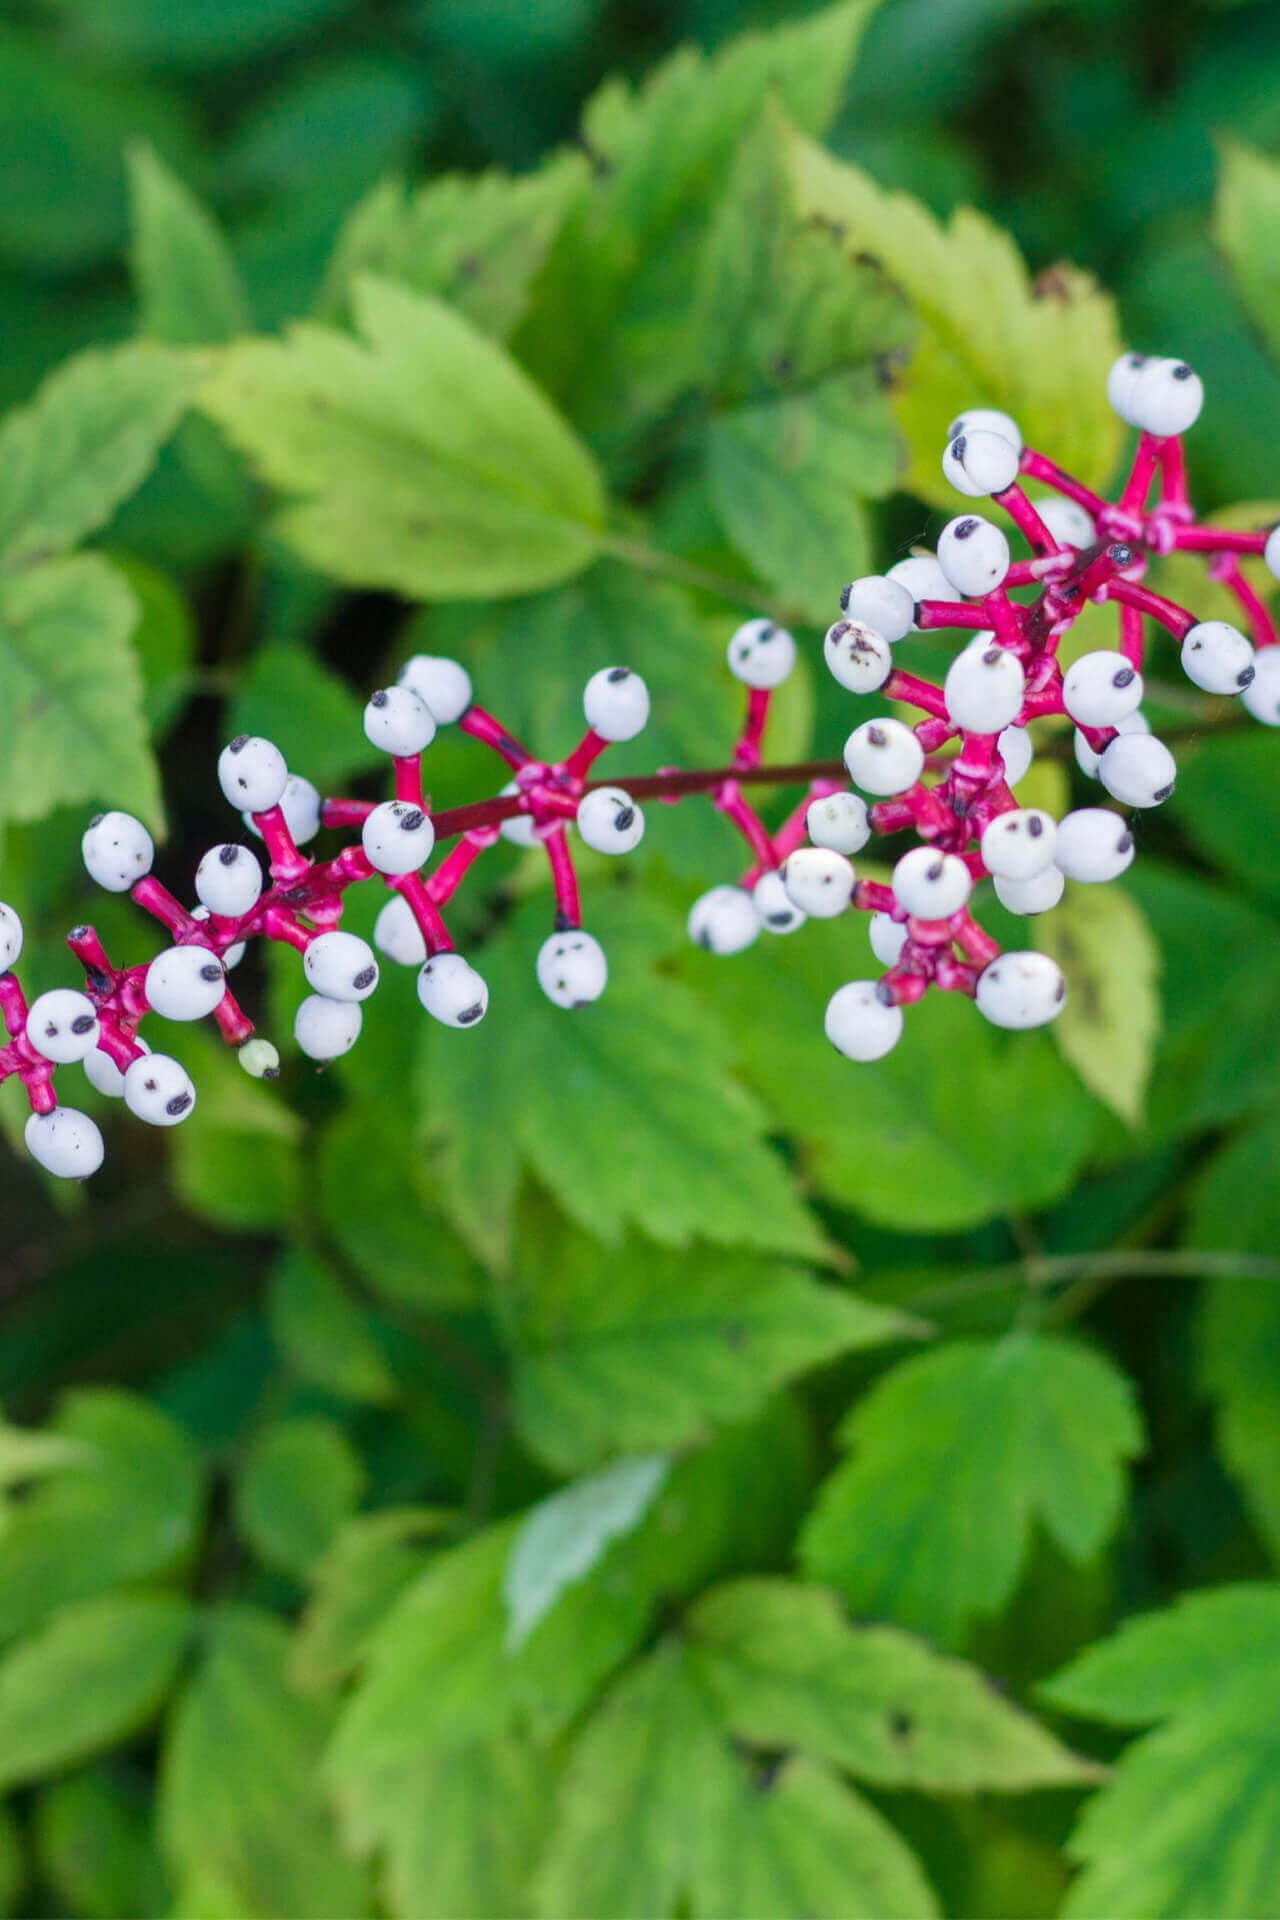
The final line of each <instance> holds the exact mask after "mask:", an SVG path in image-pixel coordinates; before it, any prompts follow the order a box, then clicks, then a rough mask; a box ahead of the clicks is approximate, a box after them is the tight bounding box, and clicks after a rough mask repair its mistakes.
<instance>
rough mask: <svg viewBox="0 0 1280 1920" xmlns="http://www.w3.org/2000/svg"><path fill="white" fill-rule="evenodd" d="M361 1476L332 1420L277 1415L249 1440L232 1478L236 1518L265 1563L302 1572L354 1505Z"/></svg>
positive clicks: (356, 1460) (354, 1457) (328, 1542)
mask: <svg viewBox="0 0 1280 1920" xmlns="http://www.w3.org/2000/svg"><path fill="white" fill-rule="evenodd" d="M363 1483H364V1469H363V1468H362V1467H361V1465H360V1461H359V1458H358V1457H357V1455H356V1452H355V1450H354V1448H353V1447H352V1445H351V1442H350V1441H349V1440H348V1439H347V1436H346V1434H345V1433H344V1432H343V1430H342V1428H341V1427H340V1426H338V1425H337V1424H336V1422H335V1421H332V1420H323V1419H320V1418H319V1417H312V1418H306V1419H296V1420H281V1421H280V1422H279V1423H278V1424H277V1425H275V1426H272V1427H267V1428H265V1429H264V1430H263V1432H262V1433H261V1434H259V1435H258V1437H257V1439H256V1440H255V1441H254V1444H253V1446H252V1447H251V1449H250V1451H249V1455H248V1458H247V1459H246V1460H245V1463H244V1468H243V1471H242V1472H241V1474H240V1478H239V1479H238V1480H237V1482H236V1524H237V1526H238V1527H239V1529H240V1531H241V1533H242V1534H243V1535H244V1538H245V1539H246V1540H247V1541H248V1542H249V1544H250V1546H252V1548H253V1550H254V1552H255V1553H257V1554H258V1556H259V1557H260V1558H261V1559H262V1560H264V1561H265V1562H266V1563H267V1565H268V1566H271V1567H279V1568H280V1569H281V1570H282V1571H284V1572H285V1573H293V1574H305V1573H306V1572H307V1570H308V1569H309V1568H310V1567H311V1566H312V1565H313V1563H314V1562H315V1561H316V1560H317V1559H318V1558H319V1556H320V1555H321V1554H322V1553H323V1552H324V1551H325V1549H326V1548H327V1547H329V1546H330V1545H332V1543H333V1540H334V1538H335V1536H336V1534H337V1532H338V1529H339V1527H340V1526H341V1525H342V1523H343V1521H344V1520H347V1519H348V1518H349V1517H350V1515H351V1514H352V1513H353V1512H354V1511H355V1508H356V1506H357V1505H358V1503H359V1499H360V1491H361V1487H362V1486H363Z"/></svg>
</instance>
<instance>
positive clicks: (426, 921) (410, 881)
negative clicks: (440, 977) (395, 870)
mask: <svg viewBox="0 0 1280 1920" xmlns="http://www.w3.org/2000/svg"><path fill="white" fill-rule="evenodd" d="M387 885H388V886H389V887H390V888H391V891H392V892H393V893H398V894H399V895H400V898H401V899H402V900H406V901H408V903H409V910H410V912H411V913H412V914H413V917H414V919H415V920H416V921H417V923H418V930H419V932H420V933H421V934H422V938H423V940H424V941H425V942H426V948H427V952H428V953H429V954H430V953H449V952H451V951H452V949H453V942H452V940H451V939H450V938H449V934H448V929H447V928H446V927H445V924H444V921H443V920H442V919H441V918H440V910H439V908H438V907H437V906H436V903H435V901H434V900H433V899H432V897H431V894H430V891H429V890H428V888H427V885H426V883H425V881H424V880H423V878H422V875H421V874H419V873H401V874H396V875H395V876H394V877H393V878H389V879H388V880H387Z"/></svg>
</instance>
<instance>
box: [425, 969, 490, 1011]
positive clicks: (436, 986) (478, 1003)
mask: <svg viewBox="0 0 1280 1920" xmlns="http://www.w3.org/2000/svg"><path fill="white" fill-rule="evenodd" d="M418 998H419V1000H421V1002H422V1004H423V1006H424V1007H425V1008H426V1010H427V1012H428V1013H429V1014H430V1015H431V1017H432V1019H433V1020H438V1021H439V1022H440V1023H441V1025H442V1026H446V1027H474V1026H475V1025H476V1024H477V1022H478V1021H481V1020H483V1019H484V1015H485V1009H486V1007H487V1006H488V1005H489V989H488V987H487V986H486V985H485V983H484V981H483V980H482V979H481V978H480V975H479V974H478V973H477V972H476V970H475V968H474V967H472V966H469V965H468V963H467V962H466V961H465V960H464V959H463V957H462V955H461V954H460V953H436V954H433V955H432V956H431V958H430V959H429V960H428V961H427V962H426V963H425V965H424V966H423V968H422V971H421V972H420V973H419V975H418Z"/></svg>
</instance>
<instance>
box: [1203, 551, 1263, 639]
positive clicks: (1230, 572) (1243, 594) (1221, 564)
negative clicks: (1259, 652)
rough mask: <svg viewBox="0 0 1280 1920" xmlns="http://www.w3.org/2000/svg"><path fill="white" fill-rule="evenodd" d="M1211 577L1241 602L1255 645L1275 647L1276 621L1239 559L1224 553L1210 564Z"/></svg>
mask: <svg viewBox="0 0 1280 1920" xmlns="http://www.w3.org/2000/svg"><path fill="white" fill-rule="evenodd" d="M1209 578H1210V579H1211V580H1217V581H1220V582H1221V584H1222V585H1223V586H1224V587H1225V588H1226V589H1227V591H1228V593H1231V594H1233V595H1234V596H1235V598H1236V599H1237V600H1238V601H1239V602H1240V605H1241V608H1242V609H1243V611H1244V615H1245V619H1246V621H1247V623H1248V627H1249V636H1250V638H1251V639H1252V641H1253V644H1254V646H1255V647H1274V646H1275V644H1276V639H1277V634H1276V627H1275V622H1274V620H1273V619H1272V618H1271V615H1270V614H1269V613H1268V612H1267V609H1266V607H1265V605H1264V604H1263V602H1262V601H1261V600H1260V599H1259V597H1258V595H1257V594H1256V593H1255V592H1254V590H1253V588H1252V587H1251V586H1250V585H1249V582H1248V581H1247V580H1246V579H1245V577H1244V575H1243V573H1241V571H1240V563H1239V561H1238V560H1237V559H1235V557H1234V556H1233V555H1232V554H1225V553H1224V554H1222V555H1221V556H1220V557H1219V558H1218V559H1217V560H1216V561H1214V562H1213V564H1212V565H1211V566H1210V568H1209Z"/></svg>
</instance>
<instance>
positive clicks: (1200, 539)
mask: <svg viewBox="0 0 1280 1920" xmlns="http://www.w3.org/2000/svg"><path fill="white" fill-rule="evenodd" d="M1266 544H1267V535H1266V534H1265V533H1232V532H1229V531H1228V529H1227V528H1226V527H1178V528H1176V529H1175V531H1174V536H1173V545H1174V548H1175V550H1176V551H1177V552H1179V553H1261V552H1262V550H1263V548H1264V547H1265V546H1266Z"/></svg>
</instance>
